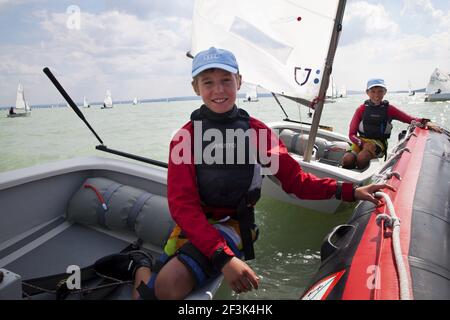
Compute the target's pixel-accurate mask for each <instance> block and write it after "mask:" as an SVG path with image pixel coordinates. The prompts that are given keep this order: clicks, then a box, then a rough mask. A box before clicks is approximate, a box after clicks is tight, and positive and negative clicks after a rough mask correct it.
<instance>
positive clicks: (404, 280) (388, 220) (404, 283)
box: [375, 192, 412, 300]
mask: <svg viewBox="0 0 450 320" xmlns="http://www.w3.org/2000/svg"><path fill="white" fill-rule="evenodd" d="M375 196H376V197H382V198H383V199H384V200H385V202H386V206H387V208H388V211H389V213H390V215H388V214H380V215H378V216H377V219H376V220H377V224H378V225H380V223H381V220H384V221H385V226H386V227H390V228H391V229H392V246H393V249H394V257H395V262H396V268H397V272H398V276H399V282H400V299H401V300H412V297H411V290H410V284H409V277H408V272H407V271H406V267H405V263H404V261H403V255H402V248H401V245H400V219H399V218H398V217H397V215H396V214H395V208H394V205H393V204H392V201H391V198H390V197H389V195H387V194H386V193H384V192H376V193H375Z"/></svg>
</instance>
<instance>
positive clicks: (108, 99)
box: [103, 90, 113, 108]
mask: <svg viewBox="0 0 450 320" xmlns="http://www.w3.org/2000/svg"><path fill="white" fill-rule="evenodd" d="M103 102H104V104H105V105H104V106H105V107H106V108H112V107H113V101H112V97H111V91H109V90H106V95H105V100H104V101H103Z"/></svg>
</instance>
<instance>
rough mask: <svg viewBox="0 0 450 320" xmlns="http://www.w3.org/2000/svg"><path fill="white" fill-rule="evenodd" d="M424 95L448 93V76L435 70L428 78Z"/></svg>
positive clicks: (449, 90)
mask: <svg viewBox="0 0 450 320" xmlns="http://www.w3.org/2000/svg"><path fill="white" fill-rule="evenodd" d="M425 93H426V94H435V93H450V75H449V74H447V73H445V72H442V71H441V70H439V69H438V68H436V69H435V70H434V71H433V73H432V74H431V76H430V81H429V82H428V85H427V88H426V91H425Z"/></svg>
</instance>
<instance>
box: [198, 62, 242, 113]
mask: <svg viewBox="0 0 450 320" xmlns="http://www.w3.org/2000/svg"><path fill="white" fill-rule="evenodd" d="M192 87H193V88H194V91H195V93H196V94H197V95H199V96H201V97H202V100H203V103H204V104H205V105H206V106H207V107H208V108H209V109H210V110H212V111H214V112H216V113H224V112H227V111H230V110H231V109H233V106H234V104H235V102H236V94H237V91H238V90H239V88H240V87H241V75H239V74H234V73H231V72H229V71H225V70H222V69H216V68H214V69H208V70H205V71H203V72H201V73H200V74H198V75H197V76H196V77H195V79H194V80H193V81H192Z"/></svg>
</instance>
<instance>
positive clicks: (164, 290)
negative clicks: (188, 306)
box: [154, 259, 195, 300]
mask: <svg viewBox="0 0 450 320" xmlns="http://www.w3.org/2000/svg"><path fill="white" fill-rule="evenodd" d="M171 262H172V263H171V265H169V266H168V268H163V269H161V271H160V272H159V274H158V275H157V276H156V279H155V284H154V290H155V296H156V297H157V298H158V299H159V300H180V299H184V298H186V296H187V295H188V294H189V293H190V292H191V291H192V289H193V288H194V285H195V282H194V280H193V278H192V276H191V274H190V273H189V271H188V270H187V269H186V267H184V265H182V263H181V262H179V260H178V259H172V260H171Z"/></svg>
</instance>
